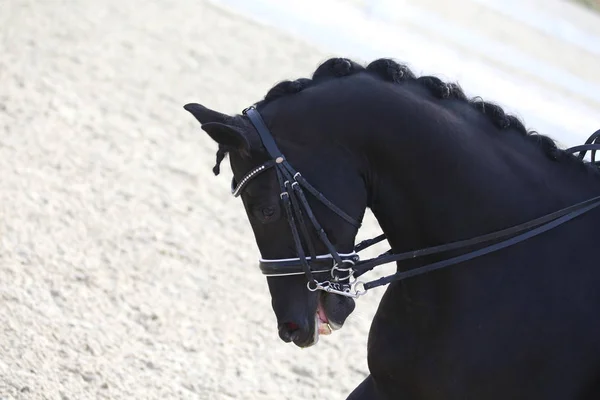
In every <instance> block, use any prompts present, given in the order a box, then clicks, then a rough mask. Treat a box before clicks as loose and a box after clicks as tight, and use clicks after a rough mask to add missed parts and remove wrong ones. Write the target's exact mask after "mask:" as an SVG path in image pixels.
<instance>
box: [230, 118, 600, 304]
mask: <svg viewBox="0 0 600 400" xmlns="http://www.w3.org/2000/svg"><path fill="white" fill-rule="evenodd" d="M243 114H244V115H246V116H247V117H248V119H249V120H250V122H251V123H252V125H253V126H254V127H255V129H256V131H257V132H258V134H259V136H260V139H261V141H262V143H263V145H264V147H265V148H266V149H267V152H268V154H269V156H270V157H271V159H270V160H269V161H267V162H265V163H264V164H262V165H260V166H258V167H256V168H254V169H253V170H251V171H250V172H248V173H247V174H246V175H245V176H244V177H243V178H242V179H241V180H240V182H239V183H236V182H235V179H234V180H232V185H231V192H232V194H233V195H234V196H236V197H237V196H239V195H240V194H241V192H242V191H243V189H244V188H245V187H246V185H247V184H248V183H249V182H250V181H251V180H252V179H253V178H255V177H256V176H258V175H260V174H262V173H263V172H265V171H267V170H269V169H271V168H275V170H276V173H277V180H278V181H279V186H280V189H281V193H280V198H281V201H282V203H283V206H284V208H285V211H286V216H287V220H288V225H289V226H290V230H291V232H292V236H293V239H294V245H295V247H296V252H297V255H298V257H296V258H287V259H275V260H273V259H262V258H261V259H260V262H259V267H260V269H261V271H262V273H263V274H264V275H266V276H290V275H306V278H307V288H308V289H309V290H310V291H317V290H322V291H325V292H328V293H335V294H339V295H342V296H346V297H353V298H357V297H359V296H361V295H363V294H365V293H366V292H367V291H368V290H370V289H373V288H375V287H378V286H383V285H387V284H389V283H391V282H393V281H401V280H404V279H408V278H411V277H415V276H418V275H423V274H426V273H428V272H432V271H436V270H439V269H442V268H446V267H449V266H452V265H456V264H459V263H462V262H465V261H469V260H472V259H474V258H477V257H481V256H484V255H486V254H490V253H493V252H496V251H499V250H502V249H504V248H507V247H509V246H513V245H515V244H517V243H521V242H523V241H525V240H527V239H531V238H533V237H535V236H538V235H540V234H542V233H544V232H547V231H549V230H551V229H554V228H556V227H558V226H560V225H562V224H564V223H566V222H568V221H571V220H573V219H575V218H577V217H579V216H580V215H582V214H585V213H587V212H589V211H591V210H593V209H595V208H597V207H598V206H600V196H598V197H594V198H591V199H588V200H585V201H582V202H580V203H577V204H575V205H572V206H569V207H566V208H563V209H561V210H559V211H555V212H553V213H550V214H547V215H544V216H542V217H540V218H536V219H533V220H530V221H527V222H525V223H522V224H519V225H515V226H513V227H510V228H507V229H503V230H499V231H496V232H492V233H489V234H484V235H481V236H477V237H474V238H471V239H466V240H461V241H457V242H452V243H447V244H442V245H439V246H433V247H428V248H424V249H419V250H414V251H409V252H405V253H400V254H393V253H392V252H391V250H388V251H387V252H385V253H383V254H381V255H380V256H378V257H375V258H372V259H368V260H363V261H359V260H360V259H359V256H358V254H357V253H359V252H360V251H363V250H365V249H367V248H368V247H370V246H372V245H374V244H376V243H379V242H381V241H383V240H385V239H386V236H385V235H384V234H382V235H379V236H377V237H375V238H373V239H368V240H364V241H362V242H360V243H359V244H357V245H356V246H355V247H354V251H353V252H352V253H348V254H343V253H338V252H337V250H336V249H335V247H334V246H333V245H332V243H331V241H330V240H329V239H328V237H327V235H326V233H325V231H324V230H323V228H322V227H321V225H320V224H319V222H318V221H317V219H316V217H315V216H314V214H313V212H312V209H311V208H310V205H309V204H308V201H307V200H306V196H305V195H304V191H303V189H306V190H307V191H308V192H309V193H310V194H312V195H313V196H314V197H315V198H316V199H317V200H319V201H320V202H321V203H323V204H324V205H325V206H326V207H327V208H329V209H330V210H331V211H333V212H334V213H336V214H337V215H338V216H339V217H341V218H342V219H344V220H345V221H346V222H348V223H349V224H351V225H353V226H354V227H356V228H360V226H361V223H360V222H359V221H357V220H356V219H354V218H352V217H351V216H350V215H348V214H346V213H345V212H344V211H343V210H341V209H340V208H339V207H337V206H336V205H335V204H333V203H332V202H331V201H329V200H328V199H327V198H326V197H325V196H324V195H323V194H322V193H321V192H319V191H318V190H317V189H316V188H315V187H313V186H312V185H311V184H310V183H308V182H307V181H306V179H304V177H302V175H301V174H300V173H299V172H297V171H296V170H294V169H293V168H292V166H291V165H290V164H289V163H288V162H287V161H286V159H285V157H284V156H283V153H282V152H281V151H280V150H279V148H278V147H277V145H276V143H275V140H274V139H273V136H272V135H271V133H270V131H269V129H268V128H267V126H266V124H265V123H264V121H263V119H262V117H261V116H260V114H259V112H258V111H257V110H256V108H255V107H254V106H252V107H249V108H247V109H245V110H244V111H243ZM597 150H600V130H598V131H596V132H595V133H594V134H593V135H592V136H590V138H589V139H588V140H587V141H586V143H585V144H583V145H580V146H575V147H572V148H570V149H567V150H566V152H568V153H576V152H579V153H580V154H579V156H578V157H579V158H580V159H583V158H584V157H585V154H586V152H587V151H591V154H592V164H594V165H599V164H600V161H598V162H597V161H596V160H595V156H596V151H597ZM305 217H308V220H309V221H310V223H311V224H312V227H313V228H314V229H315V230H316V232H317V235H318V237H319V239H320V240H321V241H322V242H323V244H325V247H326V248H327V250H328V251H329V254H323V255H317V254H316V253H315V248H314V245H313V243H312V241H311V239H310V235H309V232H308V228H307V225H306V222H305ZM298 226H299V227H300V232H301V233H302V236H303V237H304V240H305V243H306V244H307V247H308V253H309V256H307V255H306V253H305V251H304V248H303V246H302V242H301V239H300V232H299V231H298ZM499 240H500V241H499ZM498 241H499V242H498ZM488 242H495V243H493V244H489V245H488V246H486V247H483V248H480V249H477V250H473V251H470V252H468V253H465V254H462V255H459V256H456V257H452V258H448V259H446V260H442V261H437V262H433V263H429V264H426V265H424V266H421V267H417V268H413V269H410V270H407V271H399V272H396V273H395V274H392V275H389V276H385V277H382V278H379V279H376V280H373V281H370V282H363V281H359V280H357V278H358V277H359V276H361V275H362V274H364V273H366V272H368V271H370V270H372V269H373V268H375V267H377V266H379V265H383V264H388V263H391V262H401V261H406V260H414V259H417V258H420V257H425V256H429V255H434V254H440V253H445V252H449V251H452V250H464V249H467V248H469V247H472V246H476V245H480V244H485V243H488ZM323 273H329V275H330V276H331V280H325V281H321V282H319V281H318V280H317V279H315V278H314V276H313V274H323Z"/></svg>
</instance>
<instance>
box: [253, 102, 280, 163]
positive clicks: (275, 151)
mask: <svg viewBox="0 0 600 400" xmlns="http://www.w3.org/2000/svg"><path fill="white" fill-rule="evenodd" d="M243 113H244V114H246V116H247V117H248V118H250V121H251V122H252V125H254V127H255V128H256V131H257V132H258V135H259V136H260V140H261V141H262V143H263V145H264V146H265V148H266V149H267V153H269V155H270V156H271V157H272V158H273V160H275V159H277V158H278V157H281V158H282V159H285V157H284V156H283V153H282V152H281V150H279V147H277V143H275V139H273V136H271V133H270V132H269V128H267V125H266V124H265V122H264V121H263V119H262V117H261V116H260V114H259V113H258V111H256V109H255V108H254V107H249V108H246V109H245V110H244V111H243Z"/></svg>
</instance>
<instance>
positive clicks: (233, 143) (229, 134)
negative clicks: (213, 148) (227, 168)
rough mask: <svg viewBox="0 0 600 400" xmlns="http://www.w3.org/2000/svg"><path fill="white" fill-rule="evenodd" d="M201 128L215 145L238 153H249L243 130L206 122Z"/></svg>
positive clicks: (248, 143) (248, 144)
mask: <svg viewBox="0 0 600 400" xmlns="http://www.w3.org/2000/svg"><path fill="white" fill-rule="evenodd" d="M201 128H202V129H203V130H204V131H206V133H208V135H209V136H210V137H211V138H212V139H213V140H214V141H215V142H217V143H219V144H222V145H224V146H227V147H231V148H234V149H236V150H239V151H249V150H250V142H249V141H248V138H247V137H246V134H245V133H244V131H243V130H241V129H240V128H238V127H236V126H232V125H227V124H221V123H219V122H208V123H206V124H202V126H201Z"/></svg>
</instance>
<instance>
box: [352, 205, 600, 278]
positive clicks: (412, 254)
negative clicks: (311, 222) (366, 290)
mask: <svg viewBox="0 0 600 400" xmlns="http://www.w3.org/2000/svg"><path fill="white" fill-rule="evenodd" d="M597 203H600V196H597V197H594V198H591V199H589V200H585V201H583V202H581V203H577V204H575V205H572V206H569V207H566V208H563V209H561V210H558V211H555V212H553V213H551V214H547V215H544V216H542V217H540V218H536V219H534V220H531V221H527V222H525V223H523V224H519V225H516V226H512V227H510V228H506V229H502V230H500V231H496V232H492V233H488V234H485V235H481V236H477V237H474V238H471V239H466V240H460V241H457V242H452V243H446V244H442V245H439V246H433V247H427V248H424V249H419V250H414V251H408V252H406V253H400V254H393V253H392V254H385V255H382V256H379V257H376V258H372V259H370V260H364V261H360V262H359V263H357V264H356V266H355V267H354V271H355V276H357V277H358V276H360V275H362V274H364V273H365V272H367V271H370V270H372V269H373V268H375V267H377V266H379V265H382V264H388V263H391V262H398V261H405V260H412V259H415V258H420V257H425V256H429V255H432V254H439V253H445V252H448V251H452V250H459V249H465V248H468V247H471V246H475V245H478V244H482V243H485V242H491V241H493V240H500V239H505V238H507V237H510V236H513V235H517V234H519V233H521V232H525V231H527V230H529V229H532V228H535V227H538V226H541V225H544V224H547V223H549V222H551V221H553V220H555V219H557V218H560V217H563V216H565V215H568V214H569V213H574V212H578V210H580V209H582V208H585V207H587V206H590V205H594V204H597Z"/></svg>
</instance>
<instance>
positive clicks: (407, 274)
mask: <svg viewBox="0 0 600 400" xmlns="http://www.w3.org/2000/svg"><path fill="white" fill-rule="evenodd" d="M584 203H585V202H584ZM582 204H583V203H580V204H579V206H580V207H581V205H582ZM598 206H600V200H596V201H595V202H593V203H592V204H590V205H588V206H585V207H583V208H580V209H579V210H576V211H573V212H571V213H569V214H567V215H564V216H562V217H560V218H557V219H555V220H554V221H551V222H549V223H547V224H544V225H542V226H539V227H537V228H535V229H532V230H530V231H528V232H525V233H522V234H521V235H518V236H515V237H512V238H510V239H507V240H504V241H502V242H499V243H496V244H493V245H491V246H487V247H484V248H482V249H479V250H475V251H472V252H469V253H467V254H463V255H460V256H457V257H453V258H449V259H447V260H442V261H438V262H435V263H432V264H428V265H425V266H423V267H419V268H414V269H411V270H409V271H401V272H397V273H395V274H393V275H389V276H386V277H383V278H380V279H376V280H374V281H371V282H367V283H365V284H364V289H365V290H369V289H372V288H375V287H377V286H382V285H387V284H388V283H390V282H394V281H401V280H404V279H407V278H411V277H414V276H418V275H423V274H426V273H428V272H432V271H436V270H439V269H442V268H445V267H449V266H451V265H455V264H459V263H462V262H465V261H469V260H472V259H474V258H477V257H481V256H484V255H486V254H490V253H493V252H495V251H498V250H502V249H504V248H506V247H509V246H512V245H514V244H517V243H520V242H523V241H525V240H527V239H530V238H532V237H535V236H537V235H540V234H542V233H544V232H547V231H549V230H551V229H553V228H556V227H557V226H559V225H562V224H564V223H565V222H568V221H570V220H572V219H574V218H577V217H578V216H580V215H582V214H585V213H586V212H588V211H591V210H593V209H594V208H596V207H598Z"/></svg>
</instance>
